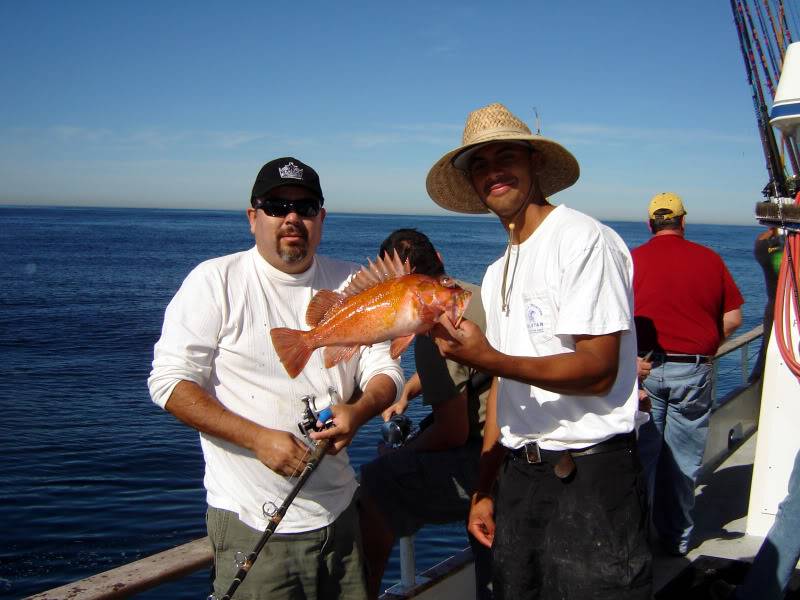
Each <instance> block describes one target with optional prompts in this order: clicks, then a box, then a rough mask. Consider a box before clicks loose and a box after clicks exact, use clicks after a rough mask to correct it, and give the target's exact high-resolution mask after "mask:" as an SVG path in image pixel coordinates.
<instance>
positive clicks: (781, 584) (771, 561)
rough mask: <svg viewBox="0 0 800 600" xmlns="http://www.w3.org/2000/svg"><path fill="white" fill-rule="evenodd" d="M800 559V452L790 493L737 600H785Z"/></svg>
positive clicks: (740, 588)
mask: <svg viewBox="0 0 800 600" xmlns="http://www.w3.org/2000/svg"><path fill="white" fill-rule="evenodd" d="M798 559H800V452H798V453H797V454H796V455H795V457H794V468H793V469H792V475H791V477H789V493H788V494H786V498H784V499H783V502H781V504H780V506H779V507H778V513H777V514H776V515H775V522H774V523H773V524H772V527H771V528H770V530H769V533H767V537H766V538H764V542H763V543H762V544H761V548H759V550H758V554H756V557H755V559H754V560H753V566H752V567H751V568H750V571H749V572H748V573H747V577H746V578H745V580H744V583H743V584H742V585H741V586H740V587H739V588H737V590H736V594H735V596H734V597H735V598H741V599H742V600H750V599H751V598H758V599H759V600H762V599H763V600H770V599H772V598H775V599H776V600H777V599H778V598H783V593H784V590H786V586H787V585H789V579H790V578H791V576H792V571H794V567H795V565H796V564H797V561H798Z"/></svg>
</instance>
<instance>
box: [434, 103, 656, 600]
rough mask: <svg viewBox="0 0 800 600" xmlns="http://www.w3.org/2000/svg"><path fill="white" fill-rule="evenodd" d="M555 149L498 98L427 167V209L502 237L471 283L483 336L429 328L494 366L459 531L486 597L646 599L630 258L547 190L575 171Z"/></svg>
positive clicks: (476, 361) (443, 341)
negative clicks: (494, 226) (502, 244)
mask: <svg viewBox="0 0 800 600" xmlns="http://www.w3.org/2000/svg"><path fill="white" fill-rule="evenodd" d="M578 174H579V169H578V163H577V161H576V160H575V158H574V157H573V156H572V154H571V153H570V152H568V151H567V150H566V149H565V148H564V147H563V146H561V145H560V144H558V143H556V142H554V141H552V140H549V139H547V138H544V137H542V136H541V135H538V134H535V135H534V134H532V133H531V131H530V130H529V129H528V127H527V126H526V125H525V123H523V122H522V121H521V120H519V119H518V118H517V117H515V116H514V115H513V114H511V113H510V112H509V111H508V109H506V108H505V107H504V106H503V105H501V104H491V105H489V106H486V107H483V108H480V109H478V110H476V111H474V112H472V113H471V114H470V115H469V117H468V119H467V123H466V126H465V128H464V137H463V143H462V145H461V146H459V147H458V148H456V149H455V150H452V151H451V152H448V153H447V154H445V156H444V157H442V158H441V159H440V160H439V161H438V162H437V163H436V164H435V165H434V166H433V168H432V169H431V171H430V173H429V174H428V179H427V188H428V193H429V195H430V196H431V198H432V199H433V200H434V201H435V202H436V203H437V204H439V205H440V206H442V207H444V208H446V209H448V210H453V211H456V212H462V213H485V212H489V211H491V212H493V213H494V214H495V215H497V217H498V218H499V219H500V222H501V224H502V225H503V227H504V228H505V230H506V231H507V233H508V247H507V249H506V252H505V253H504V256H503V257H501V258H500V259H498V260H497V261H496V262H495V263H494V264H492V265H490V266H489V268H488V270H487V271H486V275H485V276H484V279H483V284H482V286H481V290H482V291H481V298H482V300H483V304H484V307H485V310H486V321H487V330H486V335H485V336H484V334H483V333H481V331H480V329H479V328H478V327H477V326H475V324H473V323H471V322H469V321H466V320H464V321H462V322H461V323H460V324H459V325H458V327H457V328H454V327H453V326H452V325H451V324H450V323H449V322H444V321H443V322H442V325H441V326H437V328H436V329H435V330H434V331H433V335H434V336H435V339H436V343H437V345H438V346H439V349H440V351H441V352H442V354H443V355H444V356H445V357H447V358H451V359H453V360H457V361H459V362H461V363H463V364H466V365H468V366H470V367H473V368H476V369H478V370H480V371H483V372H486V373H490V374H492V375H494V381H493V384H492V388H491V392H490V395H489V400H488V406H487V416H486V425H485V429H484V444H483V450H482V454H481V464H480V473H479V479H478V485H477V488H476V489H477V491H476V492H475V493H474V494H473V497H472V502H471V509H470V516H469V529H470V531H471V532H472V533H473V535H475V536H476V537H477V538H478V539H479V540H480V541H481V542H483V543H484V544H485V545H487V546H491V547H492V552H493V560H494V575H493V578H494V592H495V595H496V597H497V598H500V599H502V598H509V599H511V598H513V599H517V598H571V599H580V600H585V599H587V598H598V599H599V598H609V599H610V598H614V599H617V598H630V599H633V598H636V599H639V598H641V599H644V598H649V597H650V594H651V555H650V550H649V548H648V545H647V538H646V500H645V486H644V479H643V477H642V473H641V467H640V464H639V460H638V455H637V451H636V444H635V433H634V427H635V420H634V419H635V416H636V412H637V405H638V393H637V381H636V379H637V373H636V336H635V333H634V329H633V315H632V313H633V293H632V286H631V280H632V272H633V269H632V261H631V256H630V253H629V252H628V249H627V247H626V246H625V244H624V242H623V241H622V240H621V239H620V237H619V236H618V235H617V234H616V233H615V232H613V231H612V230H611V229H609V228H608V227H606V226H604V225H602V224H601V223H599V222H598V221H596V220H595V219H592V218H591V217H588V216H587V215H584V214H582V213H580V212H577V211H575V210H572V209H570V208H567V207H566V206H563V205H561V206H554V205H552V204H550V203H549V202H548V200H547V198H548V197H549V196H551V195H552V194H555V193H556V192H558V191H560V190H563V189H564V188H567V187H569V186H571V185H572V184H573V183H575V181H576V180H577V179H578Z"/></svg>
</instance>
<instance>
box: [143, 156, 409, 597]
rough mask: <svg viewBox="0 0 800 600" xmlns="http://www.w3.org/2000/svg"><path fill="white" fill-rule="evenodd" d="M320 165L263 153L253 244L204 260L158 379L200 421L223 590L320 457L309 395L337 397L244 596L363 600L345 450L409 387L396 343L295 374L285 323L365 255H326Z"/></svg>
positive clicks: (177, 407)
mask: <svg viewBox="0 0 800 600" xmlns="http://www.w3.org/2000/svg"><path fill="white" fill-rule="evenodd" d="M323 202H324V198H323V195H322V189H321V186H320V182H319V177H318V176H317V173H316V172H315V171H314V170H313V169H312V168H311V167H309V166H308V165H306V164H304V163H302V162H301V161H299V160H297V159H296V158H292V157H285V158H279V159H276V160H272V161H270V162H268V163H267V164H265V165H264V166H263V168H262V169H261V170H260V171H259V173H258V176H257V177H256V181H255V184H254V185H253V191H252V195H251V199H250V203H251V206H250V208H248V209H247V218H248V220H249V222H250V231H251V233H252V234H253V236H254V237H255V246H254V247H253V248H251V249H249V250H245V251H243V252H238V253H236V254H231V255H228V256H223V257H221V258H215V259H211V260H208V261H205V262H203V263H201V264H200V265H199V266H197V267H196V268H195V269H194V270H193V271H192V272H191V273H189V275H188V277H187V278H186V279H185V280H184V282H183V284H182V285H181V287H180V289H179V290H178V292H177V293H176V294H175V296H174V297H173V299H172V301H171V302H170V303H169V306H168V307H167V310H166V314H165V316H164V325H163V329H162V332H161V338H160V339H159V340H158V343H157V344H156V345H155V352H154V354H155V356H154V360H153V369H152V372H151V374H150V378H149V380H148V385H149V388H150V395H151V396H152V399H153V401H154V402H155V403H156V404H158V405H159V406H161V407H162V408H165V409H166V410H168V411H169V412H171V413H172V414H173V415H174V416H175V417H177V418H178V419H179V420H180V421H182V422H183V423H186V424H187V425H189V426H191V427H193V428H194V429H197V430H198V431H199V432H200V444H201V446H202V449H203V456H204V458H205V478H204V484H205V487H206V498H207V502H208V512H207V515H206V522H207V527H208V534H209V537H210V541H211V545H212V547H213V551H214V569H215V577H214V591H215V594H216V595H217V597H221V596H222V594H223V593H224V592H225V591H227V589H228V586H229V585H230V583H231V581H232V580H233V577H234V574H235V573H236V571H237V566H236V565H235V562H234V557H235V555H236V553H237V552H242V553H244V554H248V553H249V552H251V551H252V550H253V548H254V547H255V545H256V542H257V541H258V540H259V539H260V538H261V536H262V532H263V531H264V530H265V528H266V526H267V524H268V515H267V509H268V508H269V507H270V506H271V505H273V506H279V505H280V504H281V502H282V501H283V499H284V498H285V497H286V495H287V494H288V492H289V491H290V490H291V489H292V487H293V486H294V481H293V480H292V478H293V477H294V476H295V475H298V474H299V473H300V472H301V471H302V470H303V468H304V467H305V466H306V463H307V461H308V458H309V455H310V454H309V444H310V442H307V441H304V440H303V439H300V438H299V437H298V434H299V429H298V422H299V421H300V420H301V416H302V409H303V403H302V402H301V398H302V397H304V396H306V395H314V396H315V397H316V398H317V401H318V402H322V403H323V404H322V405H320V406H318V408H324V404H327V403H328V402H333V400H334V399H335V398H337V397H338V398H342V399H345V400H348V399H349V400H350V402H346V403H338V404H334V405H333V406H332V411H333V427H332V428H330V429H327V430H325V431H324V432H320V433H316V434H312V436H317V439H322V438H330V440H331V448H330V449H329V452H330V454H331V456H328V457H327V458H326V459H325V460H323V461H322V462H321V463H320V464H319V467H318V468H317V470H316V471H315V472H314V474H313V476H312V477H311V478H310V479H309V480H308V483H307V484H305V486H304V487H303V488H302V489H301V491H300V493H299V494H298V495H297V497H296V498H295V500H294V502H293V503H292V504H291V506H290V507H289V510H288V512H287V513H286V515H285V517H284V518H283V520H282V521H281V522H280V525H279V526H278V528H277V531H276V533H275V535H273V536H272V538H271V539H270V542H269V544H267V545H266V546H265V547H264V549H263V550H262V552H261V555H260V557H259V559H258V560H257V561H256V562H255V564H254V565H253V567H252V568H251V570H250V572H249V575H248V576H247V578H246V579H245V580H244V582H243V583H242V585H241V587H239V589H238V590H237V593H236V598H239V599H241V600H247V599H256V598H271V599H272V598H324V599H329V598H347V599H348V600H349V599H352V598H365V597H366V583H365V578H364V572H363V557H362V554H361V543H360V531H359V523H358V512H357V510H356V507H355V502H354V495H355V493H356V489H357V487H358V484H357V482H356V479H355V473H354V472H353V469H352V467H351V466H350V464H349V461H348V458H347V453H346V452H342V450H344V448H345V447H346V446H347V445H348V444H350V442H351V441H352V439H353V436H354V435H355V433H356V431H357V430H358V429H359V427H360V426H361V425H363V424H364V423H365V422H366V421H367V420H369V419H370V418H372V417H374V416H376V415H378V414H380V413H381V411H383V410H384V409H385V408H386V407H387V406H389V405H390V404H391V403H392V402H393V401H394V400H395V398H396V395H397V393H398V392H399V390H400V389H401V388H402V385H403V375H402V370H401V368H400V364H399V361H397V360H393V359H392V358H391V357H390V355H389V344H388V342H385V343H382V344H375V345H374V346H372V347H370V348H362V350H361V352H360V354H358V355H356V357H354V358H353V360H350V361H347V362H342V363H340V364H338V365H337V366H336V367H334V368H332V369H325V368H324V365H323V360H322V354H321V353H320V352H315V353H314V354H313V355H312V357H311V359H310V361H309V363H308V365H307V366H306V367H305V369H304V370H303V371H302V373H300V374H299V375H298V377H296V378H294V379H292V378H290V377H289V376H288V375H287V373H286V371H285V370H284V368H283V366H282V365H281V362H280V360H279V359H278V356H277V355H276V353H275V350H274V348H273V346H272V342H271V339H270V335H269V331H270V329H271V328H273V327H291V328H295V329H303V328H305V327H306V323H305V312H306V307H307V306H308V304H309V301H310V300H311V298H312V296H313V295H314V294H315V293H316V292H317V291H319V290H321V289H339V288H342V287H343V286H344V285H345V284H346V283H347V281H348V280H349V278H350V277H351V275H353V274H354V273H356V272H357V271H358V269H359V267H358V265H355V264H352V263H347V262H343V261H339V260H334V259H331V258H327V257H324V256H320V255H317V254H316V250H317V246H318V245H319V242H320V239H321V236H322V225H323V221H324V219H325V209H324V208H323V207H322V205H323Z"/></svg>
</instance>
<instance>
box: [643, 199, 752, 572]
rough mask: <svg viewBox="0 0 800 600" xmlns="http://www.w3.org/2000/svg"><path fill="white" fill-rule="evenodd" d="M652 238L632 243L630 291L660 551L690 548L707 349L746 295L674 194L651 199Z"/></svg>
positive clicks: (728, 327) (711, 351)
mask: <svg viewBox="0 0 800 600" xmlns="http://www.w3.org/2000/svg"><path fill="white" fill-rule="evenodd" d="M648 215H649V226H650V230H651V231H652V233H653V236H652V238H650V240H649V241H648V242H646V243H645V244H643V245H641V246H639V247H638V248H635V249H634V250H633V251H632V252H631V254H632V255H633V263H634V269H633V273H634V278H633V291H634V298H635V299H636V303H635V309H634V314H635V321H636V332H637V339H638V351H639V355H640V356H645V355H646V356H648V357H649V358H648V360H643V361H641V362H643V363H645V364H644V365H642V366H644V367H646V368H648V369H649V374H648V375H647V377H646V378H645V379H644V382H643V386H644V389H645V391H646V392H647V394H648V396H649V397H650V405H651V410H650V417H651V418H650V421H649V422H647V423H645V424H644V425H642V427H641V428H640V429H639V453H640V455H641V457H642V464H643V466H644V469H645V473H646V475H647V479H648V491H649V498H650V503H651V512H652V518H653V524H654V525H655V529H656V532H657V533H658V537H659V542H660V544H661V546H662V548H663V549H664V551H665V552H667V553H669V554H672V555H677V556H683V555H685V554H686V553H687V552H688V550H689V543H690V540H691V534H692V527H693V520H692V514H691V511H692V508H693V507H694V498H695V496H694V488H695V485H696V482H697V474H698V471H699V469H700V465H701V464H702V460H703V452H704V451H705V446H706V438H707V436H708V422H709V415H710V413H711V402H712V397H711V392H712V381H711V379H712V373H713V368H712V364H711V363H712V359H713V357H714V355H715V354H716V352H717V349H718V347H719V344H720V342H721V341H722V340H723V339H725V338H726V337H728V336H729V335H730V334H731V333H732V332H733V331H734V330H735V329H736V328H737V327H739V325H740V324H741V322H742V311H741V306H742V304H743V303H744V300H743V299H742V295H741V294H740V293H739V289H738V288H737V287H736V284H735V283H734V281H733V278H732V277H731V275H730V273H729V272H728V269H727V268H726V267H725V263H724V262H723V261H722V259H721V258H720V257H719V255H717V254H716V253H715V252H714V251H713V250H710V249H708V248H706V247H704V246H701V245H699V244H695V243H694V242H690V241H689V240H687V239H686V238H685V234H686V210H685V209H684V206H683V201H682V200H681V198H680V197H679V196H678V195H677V194H673V193H671V192H664V193H660V194H656V195H655V196H654V197H653V198H652V200H651V201H650V205H649V209H648Z"/></svg>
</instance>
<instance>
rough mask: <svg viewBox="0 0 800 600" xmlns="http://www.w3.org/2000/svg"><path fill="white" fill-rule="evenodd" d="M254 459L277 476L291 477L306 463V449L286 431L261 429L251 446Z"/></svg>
mask: <svg viewBox="0 0 800 600" xmlns="http://www.w3.org/2000/svg"><path fill="white" fill-rule="evenodd" d="M253 448H254V452H255V455H256V458H258V460H260V461H261V462H262V463H264V464H265V465H266V466H267V467H269V468H270V469H272V470H273V471H275V472H276V473H277V474H278V475H284V476H286V477H291V476H293V475H297V473H299V472H300V471H302V470H303V469H304V468H305V466H306V462H307V461H308V456H309V453H308V447H307V446H306V445H305V444H304V443H303V442H301V441H300V440H299V439H298V438H297V437H296V436H294V435H292V434H291V433H289V432H288V431H279V430H277V429H269V428H267V427H264V428H262V429H261V430H260V431H259V432H258V434H256V438H255V440H254V444H253Z"/></svg>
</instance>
